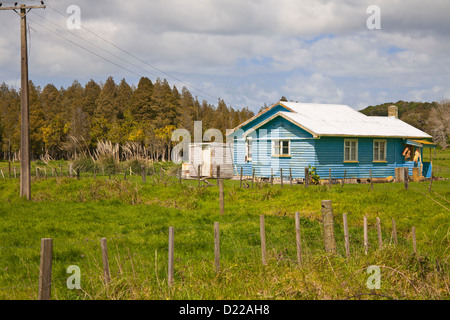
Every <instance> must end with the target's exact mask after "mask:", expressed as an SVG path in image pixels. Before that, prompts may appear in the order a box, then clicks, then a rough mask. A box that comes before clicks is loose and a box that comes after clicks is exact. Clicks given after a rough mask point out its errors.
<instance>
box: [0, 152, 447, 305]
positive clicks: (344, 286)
mask: <svg viewBox="0 0 450 320" xmlns="http://www.w3.org/2000/svg"><path fill="white" fill-rule="evenodd" d="M444 157H447V155H444V156H442V158H443V159H442V163H441V166H442V167H443V168H445V166H446V164H447V163H448V162H447V161H448V158H444ZM439 159H440V158H439ZM437 161H438V159H436V162H437ZM439 161H441V160H439ZM5 165H6V168H7V163H1V164H0V167H2V168H3V172H5ZM14 165H16V166H17V165H18V164H17V163H15V164H14ZM34 165H36V164H33V168H34ZM37 165H38V166H39V165H40V164H37ZM170 168H171V167H170V166H169V165H165V169H166V172H171V169H170ZM32 172H34V171H33V170H32ZM156 172H159V170H156ZM48 175H50V173H48ZM211 183H215V180H211ZM428 186H429V182H422V183H413V182H411V183H410V185H409V187H410V188H409V190H405V189H404V186H403V184H394V183H387V184H375V185H374V190H373V191H372V190H370V189H369V185H368V184H361V185H348V184H346V185H345V186H344V187H341V186H338V185H334V186H332V188H331V189H329V188H328V187H327V186H310V188H308V189H306V188H304V186H303V185H294V186H293V187H290V186H289V184H287V185H286V184H285V185H284V187H283V188H281V186H280V185H274V186H270V185H268V184H255V186H254V188H253V189H251V188H250V189H241V188H239V181H231V180H226V181H225V214H224V215H220V214H219V201H218V188H217V187H216V186H210V187H206V186H204V187H201V188H198V187H197V181H196V180H186V181H183V183H182V184H180V183H179V182H178V179H177V178H176V177H173V176H168V175H167V174H166V175H165V176H164V177H163V179H159V176H158V175H155V176H151V175H150V176H148V177H147V182H146V183H143V182H142V179H141V177H140V176H136V175H133V176H131V177H130V176H128V177H127V180H124V178H123V175H116V176H113V177H112V178H111V179H109V178H108V177H107V176H100V175H99V176H97V178H96V179H94V178H93V177H92V175H91V174H88V173H86V174H82V176H81V179H80V180H77V179H75V178H67V177H58V178H56V177H51V176H49V177H47V178H43V177H42V178H39V179H35V178H33V181H32V200H33V201H31V202H28V201H25V200H23V199H20V198H19V181H18V179H17V178H16V179H14V178H12V179H9V178H8V177H5V179H2V178H0V219H1V224H0V229H1V233H0V298H1V299H36V298H37V292H38V278H39V259H40V241H41V238H52V239H53V245H54V248H53V254H54V258H53V271H52V279H53V281H52V298H53V299H164V300H165V299H213V300H216V299H359V298H361V299H448V298H449V297H450V291H449V284H450V281H449V273H448V257H449V250H448V248H449V244H450V238H449V234H450V233H449V230H450V219H449V214H450V212H449V211H448V208H450V203H449V202H448V200H446V199H450V182H449V181H434V182H433V185H432V189H433V191H432V192H428ZM322 200H331V201H332V204H333V212H334V216H335V234H336V242H337V254H336V255H327V254H325V252H324V249H323V230H322V224H321V219H322V214H321V201H322ZM295 212H299V213H300V216H301V234H302V249H303V261H302V264H301V266H299V265H298V264H297V257H296V245H295V224H294V214H295ZM343 213H347V214H348V223H349V231H350V244H351V256H350V258H348V259H347V258H346V256H345V250H344V238H343V226H342V214H343ZM260 215H264V216H265V225H266V237H267V256H268V264H267V266H263V265H262V264H261V250H260V234H259V217H260ZM364 215H366V216H367V218H368V221H369V240H370V249H369V253H368V254H367V255H365V254H364V247H363V231H362V230H363V229H362V226H363V217H364ZM376 217H379V218H380V219H381V225H382V237H383V248H382V249H378V242H377V241H378V240H377V232H376V226H375V219H376ZM392 219H395V221H396V226H397V232H398V239H399V240H398V241H399V244H398V246H397V247H395V246H394V245H393V243H392V237H391V230H392V226H391V221H392ZM216 221H217V222H219V223H220V252H221V261H220V262H221V271H220V273H216V272H215V266H214V222H216ZM170 226H173V227H174V228H175V275H174V284H173V285H172V286H171V287H169V286H168V284H167V267H168V265H167V260H168V259H167V258H168V249H167V248H168V228H169V227H170ZM413 226H414V227H415V228H416V235H417V251H418V256H417V257H416V256H415V255H414V254H413V251H412V239H411V228H412V227H413ZM103 237H104V238H107V239H108V249H109V261H110V267H111V275H112V282H111V284H110V285H109V286H106V285H105V284H104V281H103V277H102V259H101V249H100V238H103ZM70 265H77V266H79V267H80V269H81V289H73V290H69V289H68V288H67V279H68V277H69V276H70V274H68V273H67V271H66V270H67V268H68V267H69V266H70ZM371 265H376V266H379V267H380V270H381V277H382V278H381V279H382V280H381V281H382V282H381V288H380V289H369V288H368V287H367V285H366V281H367V279H368V277H369V274H368V273H367V267H368V266H371Z"/></svg>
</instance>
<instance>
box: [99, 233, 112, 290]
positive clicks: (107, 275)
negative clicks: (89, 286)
mask: <svg viewBox="0 0 450 320" xmlns="http://www.w3.org/2000/svg"><path fill="white" fill-rule="evenodd" d="M100 244H101V248H102V261H103V277H104V279H105V283H106V285H108V284H109V283H110V282H111V271H110V270H109V259H108V245H107V241H106V238H101V239H100Z"/></svg>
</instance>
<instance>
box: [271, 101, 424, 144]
mask: <svg viewBox="0 0 450 320" xmlns="http://www.w3.org/2000/svg"><path fill="white" fill-rule="evenodd" d="M281 104H282V105H284V106H286V107H288V108H289V109H291V110H292V111H293V112H279V114H282V115H283V116H285V117H286V118H289V119H291V120H292V121H293V122H295V123H297V124H299V125H300V126H301V127H302V128H304V129H306V130H307V131H310V132H312V133H314V134H315V135H317V136H370V137H374V136H376V137H403V138H431V136H430V135H429V134H427V133H425V132H423V131H422V130H419V129H417V128H415V127H413V126H411V125H409V124H407V123H406V122H403V121H402V120H400V119H397V118H394V117H373V116H366V115H365V114H363V113H361V112H359V111H356V110H355V109H352V108H351V107H349V106H347V105H339V104H317V103H294V102H281Z"/></svg>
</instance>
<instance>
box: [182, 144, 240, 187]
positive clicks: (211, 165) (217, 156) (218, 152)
mask: <svg viewBox="0 0 450 320" xmlns="http://www.w3.org/2000/svg"><path fill="white" fill-rule="evenodd" d="M219 166H220V177H221V178H225V179H230V178H232V177H233V147H232V145H231V144H226V143H218V142H210V143H190V144H189V163H188V164H185V163H183V174H184V175H185V177H186V178H187V177H195V178H197V177H198V176H199V175H200V177H205V178H217V168H218V167H219ZM199 170H200V171H199Z"/></svg>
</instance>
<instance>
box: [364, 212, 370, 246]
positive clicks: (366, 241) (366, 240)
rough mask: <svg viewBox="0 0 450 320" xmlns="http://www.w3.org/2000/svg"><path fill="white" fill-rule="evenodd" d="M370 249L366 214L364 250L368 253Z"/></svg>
mask: <svg viewBox="0 0 450 320" xmlns="http://www.w3.org/2000/svg"><path fill="white" fill-rule="evenodd" d="M368 251H369V233H368V230H367V216H364V252H365V254H367V252H368Z"/></svg>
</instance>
